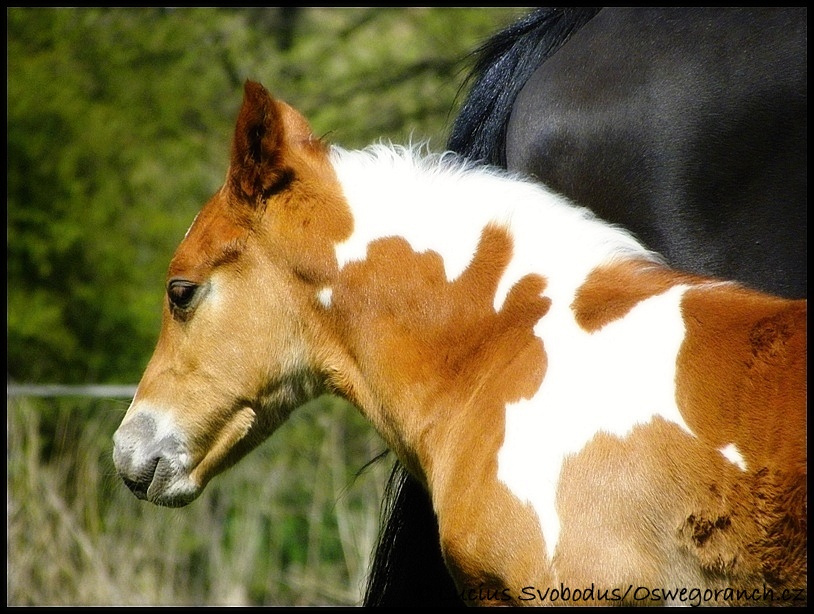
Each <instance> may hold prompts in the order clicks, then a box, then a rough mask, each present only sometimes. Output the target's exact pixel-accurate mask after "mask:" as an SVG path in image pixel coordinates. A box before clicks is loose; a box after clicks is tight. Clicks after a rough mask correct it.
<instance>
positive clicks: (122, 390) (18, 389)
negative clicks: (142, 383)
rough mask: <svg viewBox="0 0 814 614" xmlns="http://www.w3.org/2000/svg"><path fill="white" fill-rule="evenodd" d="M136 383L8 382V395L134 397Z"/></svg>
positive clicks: (100, 397) (99, 397) (98, 397)
mask: <svg viewBox="0 0 814 614" xmlns="http://www.w3.org/2000/svg"><path fill="white" fill-rule="evenodd" d="M135 394H136V385H135V384H122V385H118V384H81V385H66V384H7V385H6V397H7V398H8V397H39V398H50V397H91V398H96V399H132V398H133V397H134V396H135Z"/></svg>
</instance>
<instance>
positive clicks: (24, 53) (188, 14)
mask: <svg viewBox="0 0 814 614" xmlns="http://www.w3.org/2000/svg"><path fill="white" fill-rule="evenodd" d="M522 12H524V11H522V10H521V9H511V8H506V9H461V8H457V9H443V8H391V9H384V8H356V9H330V8H297V7H292V8H245V9H225V8H179V9H169V8H163V9H162V8H142V9H136V8H73V9H68V8H62V9H53V8H50V9H49V8H45V9H38V8H12V9H8V10H7V18H8V38H7V50H8V83H7V86H8V87H7V89H8V143H7V144H8V240H7V274H8V365H9V366H8V376H9V378H10V379H12V380H15V381H26V382H59V383H80V382H98V383H103V382H123V381H126V382H133V381H136V380H137V379H138V377H139V375H140V372H141V369H142V368H143V366H144V365H145V364H146V362H147V359H148V358H149V355H150V352H151V351H152V346H153V343H154V341H155V339H156V337H157V332H158V327H159V322H160V309H161V301H162V295H163V278H164V271H165V269H166V266H167V263H168V262H169V260H170V257H171V255H172V251H173V249H174V247H175V245H177V243H178V242H179V241H180V239H181V238H182V236H183V233H184V232H185V230H186V228H187V227H188V225H189V224H190V223H191V221H192V219H193V217H194V215H195V213H196V211H197V210H198V208H199V207H200V206H201V205H202V204H203V203H204V202H205V201H206V200H207V198H208V197H209V195H210V194H211V193H212V192H214V191H215V190H216V189H217V187H218V186H219V185H220V184H221V182H222V180H223V178H224V176H225V172H226V164H227V154H228V148H229V141H230V137H231V129H232V126H233V122H234V119H235V116H236V114H237V110H238V107H239V105H240V102H241V99H242V91H241V89H242V83H243V81H244V80H245V79H247V78H252V79H256V80H259V81H261V82H262V83H263V84H264V85H265V86H266V87H267V88H268V89H269V90H270V91H271V92H272V93H274V94H275V95H276V96H278V97H280V98H283V99H285V100H287V101H288V102H290V103H291V104H292V105H293V106H295V107H296V108H298V109H299V110H301V111H302V112H303V113H304V114H305V115H306V117H308V118H309V119H310V121H311V123H312V126H313V128H314V131H315V133H316V134H318V135H320V136H324V135H327V136H328V138H329V140H332V141H334V142H338V143H340V144H342V145H345V146H347V147H358V146H363V145H366V144H368V143H369V142H371V141H374V140H376V139H379V138H388V139H391V140H395V141H404V140H407V139H410V138H412V139H414V140H419V139H430V140H431V145H434V146H435V147H436V148H440V147H442V146H443V144H444V142H445V140H446V136H447V130H448V127H449V125H450V123H451V117H452V116H453V115H454V112H455V108H456V107H455V105H456V95H457V94H458V89H459V87H460V84H461V83H462V81H463V76H464V74H465V72H466V70H467V69H468V68H469V66H470V63H469V58H467V54H468V53H469V52H471V51H472V50H473V49H474V48H475V47H476V46H477V45H478V44H479V43H480V42H482V41H483V40H484V39H485V38H486V37H487V36H488V35H489V34H491V33H493V32H494V31H496V30H497V29H498V28H500V27H501V26H503V25H504V24H506V23H508V22H509V21H511V20H512V19H514V18H515V17H516V16H517V15H519V14H520V13H522Z"/></svg>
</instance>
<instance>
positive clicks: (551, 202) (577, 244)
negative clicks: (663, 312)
mask: <svg viewBox="0 0 814 614" xmlns="http://www.w3.org/2000/svg"><path fill="white" fill-rule="evenodd" d="M331 160H332V163H333V165H334V168H335V170H336V173H337V175H338V177H339V180H340V183H341V184H342V189H343V191H344V194H345V197H346V199H347V201H348V203H349V205H350V207H351V210H352V212H353V217H354V225H355V228H354V233H353V236H352V237H351V238H350V239H349V240H348V241H347V242H345V243H344V244H342V245H340V246H338V248H337V256H338V259H339V263H340V266H342V265H343V264H344V263H346V262H348V261H351V260H361V259H363V258H365V254H366V250H367V245H368V244H369V243H370V242H371V241H373V240H375V239H377V238H381V237H385V236H402V237H404V238H405V239H407V240H408V241H409V242H410V244H411V245H412V247H413V249H415V250H416V251H425V250H434V251H437V252H438V253H440V254H441V256H442V257H443V259H444V263H445V266H446V272H447V278H448V279H450V280H451V279H454V278H456V277H457V276H458V275H460V273H461V272H462V271H463V270H464V269H465V268H466V267H467V266H468V264H469V262H470V260H471V258H472V255H473V254H474V253H475V250H476V247H477V243H478V240H479V239H480V236H481V233H482V231H483V229H484V228H485V227H486V226H487V225H489V224H493V225H499V226H502V227H505V228H506V229H507V230H508V231H509V232H510V234H511V236H512V237H513V239H514V254H513V258H512V263H511V265H510V267H509V270H508V271H507V273H506V275H505V276H504V282H505V287H504V288H503V290H504V291H508V288H510V287H511V285H512V284H513V283H514V282H515V281H517V279H519V278H520V277H522V276H523V275H525V274H528V273H530V272H534V273H540V274H543V275H545V276H546V277H547V278H548V279H549V284H550V285H551V284H554V285H555V286H556V285H557V284H558V283H562V284H564V286H565V287H563V290H564V291H566V292H568V290H569V289H570V290H571V291H573V290H575V289H576V287H577V286H578V285H579V284H580V283H581V282H582V281H583V280H584V279H585V276H586V275H587V274H588V273H589V272H590V271H591V270H592V269H594V268H595V267H597V266H598V265H600V264H603V263H606V262H609V261H611V260H614V259H617V258H626V257H637V258H647V259H649V260H652V261H654V262H656V261H660V258H659V257H658V255H656V254H654V253H652V252H650V251H648V250H647V249H646V248H645V247H644V246H643V245H642V244H641V243H640V242H639V241H638V240H637V239H636V238H635V237H634V236H633V235H632V234H631V233H629V232H627V231H626V230H624V229H622V228H619V227H617V226H614V225H612V224H609V223H607V222H605V221H603V220H600V219H599V218H597V217H596V216H595V215H594V214H593V212H591V211H590V210H589V209H586V208H584V207H578V206H576V205H574V204H573V203H572V202H571V201H569V200H568V199H566V198H565V197H563V196H561V195H559V194H556V193H554V192H553V191H551V190H549V189H548V188H547V187H545V186H544V185H542V184H541V183H539V182H536V181H534V180H532V179H529V178H527V177H523V176H520V175H517V174H512V173H509V172H507V171H505V170H502V169H499V168H496V167H491V166H485V165H478V164H475V163H472V162H469V161H467V160H465V159H463V158H461V157H460V156H457V155H456V154H455V153H453V152H444V153H430V152H428V151H427V150H426V145H425V144H423V143H420V144H417V145H407V146H403V145H393V144H389V143H377V144H374V145H371V146H369V147H367V148H365V149H362V150H353V151H350V150H345V149H342V148H340V147H333V148H332V151H331ZM574 284H576V285H574ZM566 288H568V289H566ZM503 298H504V296H499V297H498V302H501V301H502V300H503Z"/></svg>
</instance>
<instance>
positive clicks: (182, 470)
mask: <svg viewBox="0 0 814 614" xmlns="http://www.w3.org/2000/svg"><path fill="white" fill-rule="evenodd" d="M327 154H328V151H327V147H326V146H325V145H324V144H323V143H321V142H320V141H319V140H317V139H315V138H314V137H313V136H312V134H311V130H310V127H309V126H308V123H307V122H306V121H305V119H303V118H302V116H300V115H299V114H298V113H297V112H296V111H294V110H293V109H292V108H291V107H289V106H288V105H286V104H285V103H283V102H280V101H276V100H274V99H272V98H271V97H270V96H269V95H268V93H267V92H266V90H265V89H263V87H262V86H260V85H259V84H256V83H251V82H247V84H246V87H245V95H244V101H243V106H242V108H241V110H240V114H239V116H238V120H237V126H236V129H235V134H234V140H233V144H232V153H231V161H230V166H229V171H228V174H227V178H226V182H225V184H224V185H223V187H222V188H221V189H220V190H219V191H218V192H217V194H215V195H214V196H213V197H212V199H211V200H210V201H209V202H208V203H207V204H206V205H205V206H204V207H203V209H202V210H201V211H200V213H199V214H198V216H197V218H196V219H195V221H194V223H193V224H192V226H191V228H190V229H189V231H188V232H187V235H186V236H185V237H184V240H183V241H182V242H181V244H180V246H179V247H178V250H177V251H176V253H175V256H174V257H173V259H172V262H171V263H170V266H169V271H168V275H167V296H166V301H165V304H164V311H163V322H162V327H161V333H160V336H159V339H158V344H157V346H156V348H155V352H154V354H153V356H152V358H151V360H150V362H149V364H148V365H147V368H146V370H145V372H144V375H143V377H142V380H141V382H140V384H139V387H138V391H137V393H136V396H135V398H134V400H133V403H132V405H131V406H130V409H129V410H128V412H127V414H126V416H125V418H124V421H123V422H122V424H121V426H120V427H119V429H118V431H117V432H116V434H115V436H114V442H115V450H114V460H115V463H116V467H117V469H118V471H119V473H120V474H121V475H122V477H123V478H124V480H125V482H126V483H127V484H128V486H129V487H130V488H131V489H132V490H133V492H134V493H135V494H136V495H137V496H138V497H140V498H144V499H148V500H150V501H152V502H154V503H157V504H161V505H171V506H177V505H184V504H186V503H189V502H190V501H191V500H193V499H194V498H195V497H197V496H198V494H200V492H201V490H202V489H203V487H204V486H205V485H206V484H207V482H208V481H209V480H210V479H211V478H212V477H213V476H214V475H216V474H217V473H219V472H220V471H222V470H223V469H225V468H227V467H228V466H230V465H231V464H233V463H235V462H236V461H237V460H239V459H240V458H241V457H242V456H243V455H245V454H246V453H247V452H248V451H250V450H251V449H252V448H254V447H255V446H256V445H257V444H259V443H260V442H261V441H262V440H263V439H265V438H266V437H268V435H270V434H271V433H272V432H273V431H274V430H275V429H276V428H277V427H278V426H279V425H280V424H281V423H282V422H283V421H284V420H285V419H286V418H287V416H288V414H289V413H290V411H291V410H292V409H294V408H295V407H297V406H298V405H300V404H302V403H303V402H305V401H307V400H308V399H310V398H312V397H313V396H315V395H316V394H319V393H320V392H321V386H322V384H321V382H322V374H323V371H324V369H325V366H324V365H325V364H326V361H325V360H323V357H320V356H317V355H315V351H314V350H312V349H311V348H312V347H314V344H313V343H312V342H311V340H312V339H314V337H315V336H317V337H318V336H320V335H321V334H322V333H321V331H320V329H319V325H318V324H317V323H315V322H314V319H313V318H311V317H309V314H310V313H312V311H313V310H314V309H316V308H317V295H318V292H319V289H320V287H321V284H323V283H325V282H326V281H327V280H329V279H331V277H332V276H333V275H334V274H335V273H336V270H337V263H336V257H335V255H334V251H333V245H334V244H335V243H337V242H339V241H341V240H342V239H344V238H345V237H346V236H347V235H349V234H350V231H351V226H352V221H351V217H350V214H349V212H348V211H347V207H346V205H345V203H344V200H343V198H342V196H341V190H340V188H339V185H338V182H337V179H336V176H335V175H334V172H333V169H332V167H331V165H330V163H329V161H328V158H327ZM328 341H329V340H324V343H322V344H320V347H322V348H329V347H330V344H329V343H328ZM323 351H328V352H329V350H323Z"/></svg>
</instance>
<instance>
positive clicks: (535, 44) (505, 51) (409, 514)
mask: <svg viewBox="0 0 814 614" xmlns="http://www.w3.org/2000/svg"><path fill="white" fill-rule="evenodd" d="M597 12H599V9H598V8H584V7H579V8H541V9H537V10H535V11H532V12H531V13H529V14H528V15H526V16H525V17H523V18H521V19H520V20H519V21H518V22H516V23H515V24H513V25H511V26H509V27H508V28H506V29H505V30H503V31H501V32H499V33H498V34H496V35H495V36H493V37H492V38H491V39H489V40H488V41H487V42H486V43H485V44H484V45H483V46H481V47H480V48H479V49H478V50H476V51H475V53H474V55H475V57H476V63H475V67H474V69H473V72H472V74H471V75H470V76H469V77H468V78H467V83H470V82H471V83H474V84H473V86H472V89H471V90H470V92H469V95H468V97H467V99H466V101H465V102H464V105H463V107H462V109H461V111H460V114H459V115H458V117H457V119H456V120H455V123H454V125H453V129H452V135H451V136H450V139H449V142H448V147H449V149H451V150H453V151H457V152H458V153H460V154H463V155H464V156H467V157H469V158H471V159H473V160H482V161H484V162H488V163H491V164H496V165H499V166H505V165H506V155H505V151H504V150H505V147H504V145H505V138H506V125H507V124H508V121H509V116H510V115H511V109H512V105H513V104H514V100H515V98H516V97H517V94H518V92H519V91H520V89H521V88H522V87H523V85H524V84H525V83H526V81H527V80H528V79H529V77H531V75H532V73H534V71H535V70H536V69H537V67H538V66H540V65H541V64H542V63H543V62H544V61H545V60H546V59H547V58H548V57H550V56H551V55H552V54H553V53H554V52H556V51H557V49H559V48H560V47H561V46H562V44H563V43H564V42H565V41H566V40H568V38H569V37H570V36H571V34H573V33H574V32H575V31H576V30H578V29H579V28H581V27H582V26H583V25H585V24H586V23H587V22H588V21H589V20H590V19H591V18H592V17H593V16H594V15H596V13H597ZM465 85H466V84H465ZM382 526H383V529H382V530H381V532H380V534H379V543H378V544H377V546H376V551H375V553H374V556H373V562H372V565H371V570H370V575H369V577H368V585H367V588H366V591H365V598H364V605H365V606H416V605H423V606H426V605H432V604H433V603H437V604H439V605H444V606H447V607H452V606H463V605H464V602H463V601H462V600H461V599H460V597H459V596H458V595H457V590H456V588H455V584H454V583H453V581H452V578H451V577H450V575H449V573H448V572H447V568H446V566H445V564H444V559H443V557H442V555H441V548H440V544H439V538H438V523H437V521H436V518H435V512H434V510H433V507H432V501H431V500H430V497H429V495H428V493H427V492H426V490H424V488H423V487H422V486H421V485H420V484H419V483H418V482H417V481H416V480H415V479H414V478H413V477H412V476H410V475H409V474H408V473H407V471H406V470H405V469H404V467H403V466H402V465H400V464H399V463H396V465H395V466H394V467H393V472H392V473H391V474H390V480H389V482H388V484H387V489H386V492H385V498H384V501H383V503H382Z"/></svg>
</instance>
